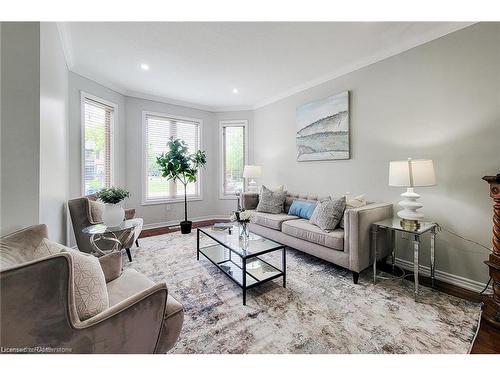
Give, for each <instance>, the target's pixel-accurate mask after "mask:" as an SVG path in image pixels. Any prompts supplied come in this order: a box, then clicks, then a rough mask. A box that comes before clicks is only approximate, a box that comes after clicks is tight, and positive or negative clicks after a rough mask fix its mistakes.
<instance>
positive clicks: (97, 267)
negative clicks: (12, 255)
mask: <svg viewBox="0 0 500 375" xmlns="http://www.w3.org/2000/svg"><path fill="white" fill-rule="evenodd" d="M61 252H67V253H69V254H70V255H71V259H72V260H73V286H74V288H75V305H76V310H77V312H78V317H79V318H80V320H86V319H88V318H91V317H93V316H94V315H97V314H99V313H100V312H103V311H104V310H106V309H107V308H108V307H109V299H108V291H107V289H106V279H105V276H104V272H103V271H102V268H101V264H100V263H99V260H98V259H97V258H96V257H95V256H93V255H90V254H86V253H82V252H81V251H78V250H74V249H71V248H69V247H66V246H64V245H61V244H58V243H57V242H52V241H49V240H48V239H46V238H44V239H43V240H42V242H41V243H40V245H38V247H37V248H36V249H35V251H34V256H35V257H36V258H43V257H47V256H50V255H54V254H58V253H61Z"/></svg>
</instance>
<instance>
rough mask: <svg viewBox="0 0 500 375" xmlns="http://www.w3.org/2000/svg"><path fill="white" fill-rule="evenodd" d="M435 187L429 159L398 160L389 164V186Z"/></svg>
mask: <svg viewBox="0 0 500 375" xmlns="http://www.w3.org/2000/svg"><path fill="white" fill-rule="evenodd" d="M433 185H436V176H435V174H434V163H433V162H432V160H429V159H417V160H412V159H408V160H400V161H391V162H390V163H389V186H406V187H414V186H433Z"/></svg>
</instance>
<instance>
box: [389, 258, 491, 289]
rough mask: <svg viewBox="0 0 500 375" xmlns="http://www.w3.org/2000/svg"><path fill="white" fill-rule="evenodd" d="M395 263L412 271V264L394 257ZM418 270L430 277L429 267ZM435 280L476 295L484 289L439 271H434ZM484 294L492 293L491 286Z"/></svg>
mask: <svg viewBox="0 0 500 375" xmlns="http://www.w3.org/2000/svg"><path fill="white" fill-rule="evenodd" d="M387 262H388V263H390V257H389V259H388V260H387ZM395 263H396V265H397V266H399V267H401V268H404V269H405V270H409V271H413V262H410V261H408V260H404V259H400V258H397V257H396V262H395ZM418 269H419V274H421V275H423V276H428V277H430V276H431V269H430V267H428V266H422V265H420V266H419V267H418ZM435 278H436V280H440V281H444V282H445V283H448V284H452V285H456V286H458V287H460V288H464V289H467V290H471V291H473V292H477V293H479V292H481V291H482V290H483V289H484V287H485V286H486V284H483V283H481V282H479V281H475V280H471V279H467V278H465V277H462V276H458V275H452V274H451V273H447V272H444V271H440V270H436V271H435ZM486 293H493V290H492V287H491V285H490V286H489V287H488V289H487V291H486Z"/></svg>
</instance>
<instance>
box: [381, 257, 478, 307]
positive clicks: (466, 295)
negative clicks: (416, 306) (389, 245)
mask: <svg viewBox="0 0 500 375" xmlns="http://www.w3.org/2000/svg"><path fill="white" fill-rule="evenodd" d="M398 267H399V268H402V267H400V266H398ZM377 269H379V270H382V271H384V272H387V273H391V272H392V269H391V266H390V265H389V264H387V263H385V261H381V262H377ZM405 271H409V272H412V270H409V269H405ZM406 279H407V280H413V276H408V277H407V278H406ZM418 280H419V282H420V284H421V285H424V286H427V287H431V285H432V283H431V278H430V277H429V276H424V275H421V274H419V277H418ZM434 289H436V290H438V291H440V292H443V293H446V294H450V295H452V296H455V297H458V298H462V299H465V300H467V301H471V302H476V303H480V302H482V301H483V296H482V295H481V294H479V292H475V291H473V290H469V289H465V288H463V287H461V286H457V285H454V284H450V283H448V282H446V281H442V280H438V279H435V280H434Z"/></svg>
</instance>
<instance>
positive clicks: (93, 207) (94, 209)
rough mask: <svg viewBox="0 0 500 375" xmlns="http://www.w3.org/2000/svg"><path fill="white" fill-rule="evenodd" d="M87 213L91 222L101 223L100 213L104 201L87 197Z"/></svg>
mask: <svg viewBox="0 0 500 375" xmlns="http://www.w3.org/2000/svg"><path fill="white" fill-rule="evenodd" d="M87 202H88V204H87V207H88V213H87V217H88V219H89V222H90V223H91V224H100V223H102V213H103V211H104V203H101V202H97V201H94V200H92V199H88V198H87Z"/></svg>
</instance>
